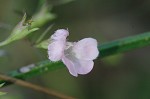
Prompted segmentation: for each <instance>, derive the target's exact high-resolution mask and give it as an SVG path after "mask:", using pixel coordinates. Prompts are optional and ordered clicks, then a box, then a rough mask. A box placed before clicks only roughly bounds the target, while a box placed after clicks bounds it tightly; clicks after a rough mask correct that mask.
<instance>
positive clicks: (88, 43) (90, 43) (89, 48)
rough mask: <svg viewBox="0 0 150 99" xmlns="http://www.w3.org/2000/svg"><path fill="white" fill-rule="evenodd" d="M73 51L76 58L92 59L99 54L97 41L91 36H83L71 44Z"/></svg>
mask: <svg viewBox="0 0 150 99" xmlns="http://www.w3.org/2000/svg"><path fill="white" fill-rule="evenodd" d="M73 52H74V53H75V56H76V57H77V58H78V59H82V60H93V59H95V58H96V57H97V56H98V54H99V51H98V48H97V41H96V40H95V39H93V38H84V39H82V40H80V41H78V42H77V43H76V44H75V45H74V46H73Z"/></svg>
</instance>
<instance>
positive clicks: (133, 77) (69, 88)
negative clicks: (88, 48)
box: [0, 0, 150, 99]
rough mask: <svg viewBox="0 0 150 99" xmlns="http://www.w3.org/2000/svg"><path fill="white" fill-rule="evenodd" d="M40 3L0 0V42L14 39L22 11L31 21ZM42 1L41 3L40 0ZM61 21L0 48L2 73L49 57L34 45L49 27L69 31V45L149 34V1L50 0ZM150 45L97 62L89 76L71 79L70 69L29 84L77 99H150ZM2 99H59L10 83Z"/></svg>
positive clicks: (53, 29)
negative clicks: (79, 41)
mask: <svg viewBox="0 0 150 99" xmlns="http://www.w3.org/2000/svg"><path fill="white" fill-rule="evenodd" d="M39 1H40V0H1V1H0V41H3V40H4V39H5V38H7V37H8V36H9V35H10V32H11V30H12V29H13V28H14V26H15V25H16V24H17V23H18V22H19V21H20V20H21V18H22V16H23V13H22V12H23V11H24V10H25V11H26V12H27V15H28V16H29V17H31V16H32V15H33V14H34V12H36V11H37V9H38V4H39ZM41 1H42V0H41ZM47 1H48V4H49V5H52V6H53V8H52V10H51V12H52V13H54V14H56V15H57V17H56V18H55V19H54V20H53V21H50V22H48V23H47V24H46V25H45V26H44V27H42V28H41V29H40V30H39V31H38V32H35V33H33V34H32V35H29V36H28V39H27V38H25V39H23V40H19V41H16V42H14V43H11V44H9V45H8V46H4V47H2V48H0V67H1V69H0V72H3V73H8V72H10V71H12V70H15V69H17V68H19V67H22V66H25V65H28V64H32V63H36V62H39V61H42V60H45V59H47V50H43V49H37V48H35V47H33V46H32V42H33V41H34V40H36V39H37V37H38V36H39V35H40V34H42V32H43V31H44V30H45V29H46V27H47V26H49V25H51V24H54V26H53V28H52V29H51V30H50V31H49V33H48V34H47V35H46V37H45V39H46V38H49V37H50V35H51V34H53V32H54V31H55V30H56V29H58V28H59V29H60V28H65V29H67V28H68V29H69V31H70V36H69V38H68V40H69V41H78V40H80V39H82V38H85V37H93V38H95V39H97V40H98V42H99V44H102V43H103V42H109V41H112V40H115V39H120V38H123V37H127V36H130V35H136V34H140V33H143V32H147V31H150V0H74V1H72V2H69V3H66V2H68V1H69V0H47ZM149 50H150V47H146V48H141V49H137V50H134V51H130V52H127V53H123V54H118V55H114V56H110V57H107V58H104V59H97V60H95V65H94V69H93V70H92V71H91V72H90V73H89V74H87V75H80V76H79V77H77V78H76V77H73V76H71V75H70V74H69V72H68V70H67V68H63V69H58V70H56V71H52V72H48V73H45V74H43V75H39V76H36V77H33V78H30V79H27V81H30V82H33V83H36V84H39V85H41V86H44V87H46V88H50V89H53V90H56V91H58V92H61V93H64V94H67V95H71V96H74V97H77V98H79V99H150V61H149V59H150V52H149ZM1 91H5V92H7V94H6V95H4V96H1V97H0V99H57V98H55V97H53V96H49V95H46V94H43V93H40V92H37V91H34V90H31V89H28V88H25V87H21V86H18V85H10V86H7V87H5V88H2V89H1Z"/></svg>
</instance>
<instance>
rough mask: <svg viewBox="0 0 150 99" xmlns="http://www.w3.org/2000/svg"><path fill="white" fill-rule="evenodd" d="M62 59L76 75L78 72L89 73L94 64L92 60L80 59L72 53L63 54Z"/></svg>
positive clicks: (71, 72)
mask: <svg viewBox="0 0 150 99" xmlns="http://www.w3.org/2000/svg"><path fill="white" fill-rule="evenodd" d="M62 61H63V63H64V64H65V65H66V66H67V68H68V70H69V72H70V74H72V75H73V76H76V77H77V76H78V74H87V73H89V72H90V71H91V70H92V69H93V66H94V62H93V61H92V60H79V59H77V58H75V57H73V56H71V55H68V56H63V58H62Z"/></svg>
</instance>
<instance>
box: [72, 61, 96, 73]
mask: <svg viewBox="0 0 150 99" xmlns="http://www.w3.org/2000/svg"><path fill="white" fill-rule="evenodd" d="M74 65H75V67H76V70H77V73H78V74H87V73H89V72H90V71H91V70H92V69H93V66H94V62H93V61H92V60H78V62H75V63H74Z"/></svg>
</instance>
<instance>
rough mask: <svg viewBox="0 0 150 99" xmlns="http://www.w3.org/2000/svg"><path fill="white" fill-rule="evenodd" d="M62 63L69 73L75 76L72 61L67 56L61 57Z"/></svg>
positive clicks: (75, 72)
mask: <svg viewBox="0 0 150 99" xmlns="http://www.w3.org/2000/svg"><path fill="white" fill-rule="evenodd" d="M62 61H63V63H64V64H65V65H66V67H67V68H68V70H69V72H70V74H71V75H73V76H75V77H77V76H78V74H77V71H76V69H75V66H74V63H73V62H72V61H71V60H69V59H68V58H66V57H65V56H64V57H63V58H62Z"/></svg>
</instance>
